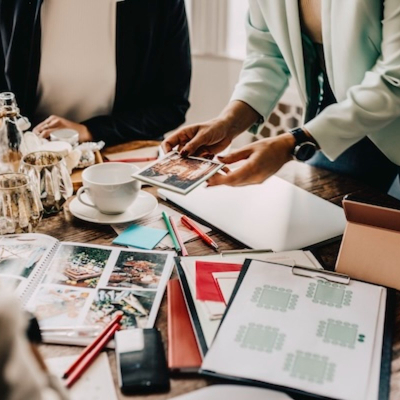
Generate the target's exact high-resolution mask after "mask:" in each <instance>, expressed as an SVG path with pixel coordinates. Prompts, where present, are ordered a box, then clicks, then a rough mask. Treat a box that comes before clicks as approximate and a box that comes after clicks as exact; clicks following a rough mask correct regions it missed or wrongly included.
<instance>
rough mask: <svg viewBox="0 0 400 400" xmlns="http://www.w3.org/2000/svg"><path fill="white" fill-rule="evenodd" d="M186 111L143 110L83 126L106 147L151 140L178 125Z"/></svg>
mask: <svg viewBox="0 0 400 400" xmlns="http://www.w3.org/2000/svg"><path fill="white" fill-rule="evenodd" d="M188 107H189V103H182V104H179V105H165V106H162V105H159V106H153V107H143V108H139V109H135V110H132V111H131V112H123V113H122V112H121V113H118V112H117V113H114V114H112V115H104V116H97V117H94V118H91V119H89V120H87V121H84V122H82V124H83V125H85V126H86V127H87V128H88V130H89V131H90V133H91V135H92V137H93V140H95V141H99V140H104V142H105V143H106V144H107V145H114V144H118V143H123V142H128V141H132V140H154V139H160V138H161V137H162V136H163V135H164V133H166V132H168V131H170V130H172V129H175V128H177V127H178V126H179V125H181V124H182V123H183V122H184V121H185V113H186V111H187V109H188Z"/></svg>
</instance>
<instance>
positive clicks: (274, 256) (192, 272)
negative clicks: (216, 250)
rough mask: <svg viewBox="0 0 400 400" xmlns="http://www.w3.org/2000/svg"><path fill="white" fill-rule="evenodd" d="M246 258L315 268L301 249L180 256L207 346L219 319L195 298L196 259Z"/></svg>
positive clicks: (242, 260)
mask: <svg viewBox="0 0 400 400" xmlns="http://www.w3.org/2000/svg"><path fill="white" fill-rule="evenodd" d="M246 258H247V259H256V260H272V262H280V263H284V262H286V263H287V265H290V266H291V265H294V264H296V265H302V266H307V267H310V268H315V265H314V263H313V262H311V261H310V259H309V258H308V257H307V255H306V254H305V253H304V251H302V250H293V251H284V252H279V253H273V252H265V251H260V252H257V251H256V250H255V251H253V252H251V253H223V254H216V255H212V256H203V257H184V258H181V265H182V268H183V270H184V271H185V275H186V279H187V281H188V285H189V289H190V292H191V295H192V298H193V302H194V306H195V308H196V312H197V316H198V318H199V321H200V325H201V329H202V331H203V335H204V339H205V341H206V344H207V346H208V347H209V346H210V345H211V343H212V341H213V339H214V336H215V333H216V332H217V330H218V327H219V323H220V320H218V319H212V318H210V313H209V312H208V311H207V309H206V308H205V305H204V304H203V303H204V302H203V301H200V300H197V299H196V261H200V260H201V261H214V262H226V261H229V262H230V263H236V264H243V263H244V261H245V260H246Z"/></svg>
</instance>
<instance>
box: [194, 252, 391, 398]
mask: <svg viewBox="0 0 400 400" xmlns="http://www.w3.org/2000/svg"><path fill="white" fill-rule="evenodd" d="M251 262H252V260H246V262H245V264H244V266H243V268H242V271H241V273H240V275H239V279H238V281H237V283H236V286H235V289H234V292H233V294H232V297H231V299H230V301H229V303H228V305H227V309H226V312H225V314H224V317H223V318H222V320H221V325H222V323H223V322H224V320H225V318H226V316H227V315H228V313H229V310H230V308H231V306H232V303H233V302H234V299H235V297H236V295H237V293H238V291H239V288H240V286H241V284H242V282H243V280H244V277H245V275H246V273H247V271H248V268H249V266H250V263H251ZM271 264H273V263H271ZM312 272H315V271H312ZM324 272H329V273H328V274H327V275H328V280H329V279H330V278H331V277H333V279H336V277H335V275H336V273H335V272H330V271H324ZM292 273H293V268H292ZM321 273H323V272H321V271H318V274H319V277H318V278H317V279H319V278H320V277H321ZM295 274H296V273H295ZM296 275H297V274H296ZM339 275H340V277H339V279H342V278H343V274H339ZM302 276H306V275H302ZM308 278H309V279H313V278H314V277H312V276H308ZM349 282H350V281H349ZM386 293H387V296H386V306H385V317H384V324H383V341H382V352H381V368H380V378H379V389H378V398H377V400H388V399H389V394H390V374H391V356H392V342H393V326H394V312H395V291H394V290H392V289H387V291H386ZM218 331H219V329H218ZM217 335H218V332H217ZM200 374H202V375H205V376H209V377H212V378H218V379H222V380H223V381H228V382H232V383H240V384H246V385H253V386H258V387H265V388H270V389H275V390H279V391H283V392H285V393H287V394H290V396H291V397H293V398H294V399H296V400H305V399H312V398H319V399H330V400H334V398H331V397H326V396H321V395H318V394H313V393H309V392H305V391H302V390H298V389H295V388H290V387H288V386H280V385H277V384H272V383H266V382H260V381H258V380H252V379H248V378H240V377H234V376H227V375H221V374H218V373H215V372H213V371H207V370H204V369H201V370H200Z"/></svg>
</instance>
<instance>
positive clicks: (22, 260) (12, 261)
mask: <svg viewBox="0 0 400 400" xmlns="http://www.w3.org/2000/svg"><path fill="white" fill-rule="evenodd" d="M45 251H46V246H41V245H38V244H37V243H29V242H27V243H23V242H22V243H16V242H15V239H13V240H12V241H10V242H9V243H8V241H7V240H2V241H1V242H0V275H2V274H7V275H14V276H19V277H21V278H29V275H30V274H31V273H32V271H33V270H34V269H35V267H36V265H37V264H38V263H39V261H40V259H41V258H42V255H43V253H44V252H45Z"/></svg>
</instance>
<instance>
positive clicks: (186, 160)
mask: <svg viewBox="0 0 400 400" xmlns="http://www.w3.org/2000/svg"><path fill="white" fill-rule="evenodd" d="M223 166H224V164H221V163H219V162H215V161H211V160H207V159H205V158H198V157H182V156H181V155H180V154H179V153H178V152H177V151H173V152H170V153H168V154H167V155H166V156H165V157H164V158H162V159H161V160H157V161H156V162H154V163H153V164H151V165H150V166H147V167H146V168H144V169H142V170H141V171H139V172H136V173H135V174H134V177H135V178H137V179H139V180H141V181H144V182H146V183H149V184H150V185H153V186H159V187H163V188H165V189H168V190H172V191H174V192H178V193H182V194H187V193H189V192H190V191H191V190H193V189H194V188H195V187H196V186H198V185H200V184H201V183H202V182H204V181H205V180H207V179H208V178H210V177H211V176H212V175H214V174H215V173H216V172H218V171H219V170H220V169H221V168H222V167H223Z"/></svg>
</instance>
